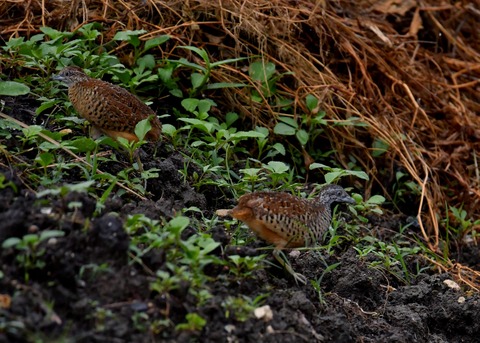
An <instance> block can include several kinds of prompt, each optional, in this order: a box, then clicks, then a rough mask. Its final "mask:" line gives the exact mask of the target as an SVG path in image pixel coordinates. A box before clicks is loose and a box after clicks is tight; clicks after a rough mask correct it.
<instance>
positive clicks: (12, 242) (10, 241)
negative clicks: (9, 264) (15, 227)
mask: <svg viewBox="0 0 480 343" xmlns="http://www.w3.org/2000/svg"><path fill="white" fill-rule="evenodd" d="M20 242H21V239H20V238H17V237H10V238H7V239H6V240H4V241H3V243H2V248H3V249H8V248H12V247H14V246H16V245H18V244H19V243H20Z"/></svg>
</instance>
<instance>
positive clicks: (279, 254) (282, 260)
mask: <svg viewBox="0 0 480 343" xmlns="http://www.w3.org/2000/svg"><path fill="white" fill-rule="evenodd" d="M273 256H274V257H275V258H276V259H277V261H278V262H279V263H280V264H281V265H282V267H283V268H285V269H286V270H287V272H289V273H290V274H291V275H292V276H293V278H294V279H295V282H296V283H297V284H298V283H299V282H300V283H302V284H304V285H305V284H306V283H307V278H306V277H305V276H304V275H302V274H300V273H297V272H295V271H294V270H293V268H292V266H291V265H290V262H289V261H288V259H287V256H285V254H284V253H283V252H282V251H281V250H280V249H274V250H273Z"/></svg>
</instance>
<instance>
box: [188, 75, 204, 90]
mask: <svg viewBox="0 0 480 343" xmlns="http://www.w3.org/2000/svg"><path fill="white" fill-rule="evenodd" d="M190 80H191V81H192V86H193V88H195V89H197V88H199V87H201V86H202V85H203V83H204V80H205V76H204V75H203V74H199V73H192V75H190Z"/></svg>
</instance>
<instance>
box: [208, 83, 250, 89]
mask: <svg viewBox="0 0 480 343" xmlns="http://www.w3.org/2000/svg"><path fill="white" fill-rule="evenodd" d="M242 87H247V85H246V84H244V83H233V82H216V83H210V84H208V85H207V87H206V88H207V89H223V88H242Z"/></svg>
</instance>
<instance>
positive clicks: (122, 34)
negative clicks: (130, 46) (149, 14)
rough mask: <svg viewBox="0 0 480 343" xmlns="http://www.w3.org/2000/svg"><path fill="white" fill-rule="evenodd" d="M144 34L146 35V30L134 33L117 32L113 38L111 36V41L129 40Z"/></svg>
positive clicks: (129, 31)
mask: <svg viewBox="0 0 480 343" xmlns="http://www.w3.org/2000/svg"><path fill="white" fill-rule="evenodd" d="M144 33H147V31H146V30H135V31H131V30H128V31H118V32H117V33H116V34H115V36H113V40H130V39H131V38H132V36H140V35H142V34H144Z"/></svg>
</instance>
